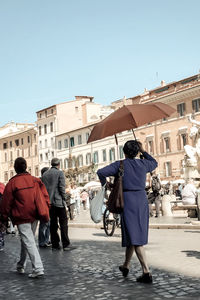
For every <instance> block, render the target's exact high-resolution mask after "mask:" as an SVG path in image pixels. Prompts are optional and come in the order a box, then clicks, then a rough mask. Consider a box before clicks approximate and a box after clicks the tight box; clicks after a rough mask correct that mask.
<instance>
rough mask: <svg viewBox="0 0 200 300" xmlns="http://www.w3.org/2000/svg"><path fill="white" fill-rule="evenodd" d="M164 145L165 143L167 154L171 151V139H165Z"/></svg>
mask: <svg viewBox="0 0 200 300" xmlns="http://www.w3.org/2000/svg"><path fill="white" fill-rule="evenodd" d="M164 143H165V150H166V152H169V151H170V143H169V137H165V138H164Z"/></svg>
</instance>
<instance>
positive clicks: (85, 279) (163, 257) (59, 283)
mask: <svg viewBox="0 0 200 300" xmlns="http://www.w3.org/2000/svg"><path fill="white" fill-rule="evenodd" d="M70 237H71V241H72V243H73V244H74V245H75V246H77V249H75V250H73V251H69V252H63V251H62V250H61V251H52V250H51V249H40V253H41V257H42V260H43V262H44V266H45V276H44V278H41V279H35V280H33V279H29V278H28V276H27V274H28V273H29V272H30V271H31V267H30V262H29V263H28V265H27V269H26V273H25V274H24V275H19V274H17V273H16V271H15V265H16V261H17V258H18V254H19V245H20V243H19V236H18V235H16V236H11V235H7V236H6V246H5V250H4V252H1V253H0V259H1V265H0V270H1V272H0V274H1V275H0V280H1V286H0V299H9V300H10V299H20V300H28V299H36V298H37V299H174V298H176V299H190V298H191V299H200V286H199V277H200V272H199V270H200V266H199V263H200V260H199V258H200V250H199V249H200V239H199V237H200V231H199V230H181V229H180V230H176V229H175V230H167V229H165V230H163V229H151V230H150V236H149V245H148V246H147V247H146V249H147V256H148V260H149V264H150V268H151V271H152V274H153V279H154V283H153V284H152V285H144V284H139V283H137V282H136V277H137V276H138V275H140V274H141V271H140V266H139V264H138V261H137V259H136V258H135V257H134V258H133V263H132V266H131V270H130V273H129V275H128V277H127V278H126V279H124V278H123V277H122V275H121V274H120V272H119V270H118V265H119V264H121V263H122V261H123V258H124V249H122V248H121V239H120V230H119V229H118V230H117V231H116V232H115V235H114V236H113V237H106V236H105V233H104V231H103V230H101V229H98V228H70Z"/></svg>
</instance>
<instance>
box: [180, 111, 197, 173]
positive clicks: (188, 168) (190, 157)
mask: <svg viewBox="0 0 200 300" xmlns="http://www.w3.org/2000/svg"><path fill="white" fill-rule="evenodd" d="M188 120H189V121H190V122H191V123H192V124H193V126H192V127H191V129H190V134H189V137H190V138H191V139H193V141H194V147H192V146H190V145H185V146H184V150H185V153H186V155H185V158H184V162H183V169H184V173H185V175H186V176H185V177H186V179H189V178H200V173H199V172H198V171H200V122H199V121H196V120H194V119H193V118H192V114H190V115H189V116H188Z"/></svg>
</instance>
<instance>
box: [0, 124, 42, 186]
mask: <svg viewBox="0 0 200 300" xmlns="http://www.w3.org/2000/svg"><path fill="white" fill-rule="evenodd" d="M19 156H22V157H24V158H25V159H26V161H27V167H28V168H27V171H28V172H30V173H31V174H32V175H34V176H39V166H38V143H37V128H36V126H35V124H20V123H14V122H11V123H8V124H6V125H4V126H3V127H1V128H0V161H1V164H0V181H1V182H3V183H7V182H8V180H9V179H10V178H11V177H13V176H14V175H15V171H14V161H15V159H16V158H17V157H19Z"/></svg>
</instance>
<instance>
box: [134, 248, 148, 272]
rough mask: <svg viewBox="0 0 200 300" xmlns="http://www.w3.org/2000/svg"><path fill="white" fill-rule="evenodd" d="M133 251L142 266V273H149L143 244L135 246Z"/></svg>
mask: <svg viewBox="0 0 200 300" xmlns="http://www.w3.org/2000/svg"><path fill="white" fill-rule="evenodd" d="M135 253H136V255H137V258H138V259H139V261H140V264H141V266H142V270H143V273H149V267H148V265H147V259H146V254H145V250H144V247H143V246H135Z"/></svg>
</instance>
